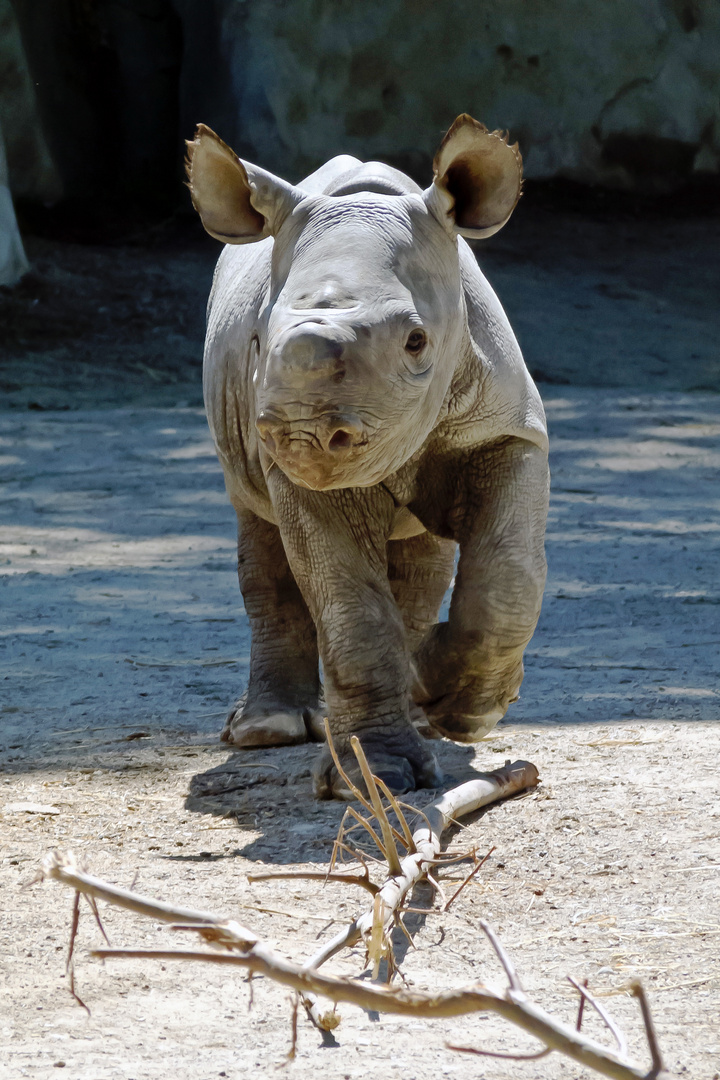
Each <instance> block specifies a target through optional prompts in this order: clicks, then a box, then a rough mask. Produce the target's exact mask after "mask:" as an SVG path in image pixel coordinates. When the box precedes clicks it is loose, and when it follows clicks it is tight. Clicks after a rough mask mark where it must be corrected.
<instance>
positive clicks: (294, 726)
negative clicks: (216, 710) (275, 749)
mask: <svg viewBox="0 0 720 1080" xmlns="http://www.w3.org/2000/svg"><path fill="white" fill-rule="evenodd" d="M323 737H324V731H323V726H322V710H321V709H293V708H283V707H282V706H281V705H279V706H278V707H277V708H273V707H269V706H267V705H266V706H263V707H258V706H257V705H256V706H250V707H248V706H247V705H246V703H244V702H242V701H240V702H238V703H237V705H235V706H234V707H233V708H232V709H231V710H230V713H229V715H228V718H227V720H226V721H225V727H224V728H223V731H222V734H221V736H220V738H221V739H222V740H223V742H228V743H231V744H232V745H233V746H238V747H240V748H242V749H245V750H250V749H254V748H261V747H263V746H295V745H297V744H298V743H304V742H307V741H308V740H314V741H316V742H319V741H321V739H322V738H323Z"/></svg>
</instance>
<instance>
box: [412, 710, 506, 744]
mask: <svg viewBox="0 0 720 1080" xmlns="http://www.w3.org/2000/svg"><path fill="white" fill-rule="evenodd" d="M443 705H444V703H443ZM426 708H427V706H426ZM427 711H428V722H429V724H430V726H431V727H432V728H433V730H434V731H435V732H436V733H437V735H438V736H440V735H444V736H445V738H446V739H452V740H453V742H459V743H476V742H480V741H481V739H484V738H485V736H486V735H487V734H488V733H489V732H490V731H492V729H493V728H494V727H495V725H496V724H497V722H498V721H499V720H502V718H503V716H504V715H505V709H501V708H494V709H488V710H487V711H486V712H484V711H483V712H478V713H469V712H462V711H460V710H458V711H456V712H455V711H450V710H448V711H447V712H446V711H445V708H443V710H442V712H440V713H439V715H438V714H436V713H435V712H434V711H433V710H431V709H428V710H427Z"/></svg>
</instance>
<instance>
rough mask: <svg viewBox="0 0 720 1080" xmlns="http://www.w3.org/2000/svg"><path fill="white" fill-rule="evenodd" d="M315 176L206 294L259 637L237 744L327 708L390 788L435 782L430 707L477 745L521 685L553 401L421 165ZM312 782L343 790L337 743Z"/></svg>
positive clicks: (218, 407) (233, 729)
mask: <svg viewBox="0 0 720 1080" xmlns="http://www.w3.org/2000/svg"><path fill="white" fill-rule="evenodd" d="M299 186H300V189H301V190H302V191H303V192H304V193H306V194H307V198H306V199H303V200H302V201H300V202H299V204H298V205H296V206H295V207H294V209H293V211H292V213H290V214H289V215H288V216H287V218H286V219H285V220H284V221H283V223H282V226H281V227H280V229H279V231H278V232H277V233H276V235H275V238H274V239H273V238H272V237H269V238H266V239H263V240H260V241H259V242H257V243H251V244H248V245H247V246H245V245H243V246H227V247H225V249H224V250H223V252H222V254H221V256H220V260H219V262H218V266H217V270H216V274H215V280H214V284H213V289H212V294H211V297H210V303H209V308H208V330H207V342H206V349H205V368H204V392H205V402H206V408H207V414H208V418H209V422H210V427H211V430H212V434H213V437H214V439H215V443H216V446H217V452H218V455H219V458H220V461H221V463H222V466H223V469H224V473H225V480H226V485H227V490H228V493H229V496H230V499H231V500H232V504H233V506H234V507H235V510H236V512H237V517H238V523H239V542H238V569H239V577H240V587H241V589H242V594H243V597H244V600H245V608H246V611H247V614H248V617H249V619H250V624H251V630H252V654H251V663H250V680H249V685H248V688H247V694H246V696H245V699H244V701H242V702H241V703H239V704H238V705H237V706H236V708H235V710H234V711H233V712H232V713H231V714H230V717H229V719H228V723H227V726H226V729H225V732H224V733H223V737H224V738H226V739H228V740H229V741H230V742H232V743H235V744H236V745H239V746H245V747H247V746H261V745H279V744H283V743H285V744H289V743H294V742H300V741H304V740H305V739H306V738H307V737H308V734H310V735H315V736H317V734H318V729H319V721H320V718H321V717H322V716H323V715H327V716H328V717H329V721H330V727H331V731H332V735H333V741H334V743H335V746H336V748H337V750H338V752H339V754H340V756H341V758H342V760H343V762H344V764H345V765H347V766H348V767H351V766H352V765H354V758H353V755H352V752H351V750H350V738H351V736H352V735H353V734H355V735H358V736H359V738H360V740H361V743H362V745H363V747H364V749H365V752H366V754H367V756H368V759H369V761H370V765H371V767H372V769H373V770H374V771H375V772H376V773H377V774H379V775H380V776H381V777H383V778H384V779H385V781H386V782H387V783H388V784H389V786H390V787H391V789H392V790H394V791H395V792H401V791H404V790H408V789H412V788H415V787H417V786H430V787H432V786H435V785H437V784H439V783H440V782H441V776H440V775H439V773H438V769H437V766H436V762H435V759H434V756H433V754H432V751H431V748H430V746H431V744H428V743H427V742H426V741H424V740H423V739H422V738H421V737H420V736H419V734H418V731H417V730H416V727H417V726H418V725H417V721H418V719H419V718H420V717H422V713H421V712H420V708H419V707H421V709H422V710H423V712H424V714H425V716H426V717H427V720H429V722H430V725H431V726H432V728H433V729H434V730H435V731H436V732H438V733H440V734H442V735H446V736H448V737H449V738H451V739H455V740H457V741H460V742H474V741H477V740H478V739H480V738H482V737H483V735H485V734H486V733H487V732H488V731H489V730H490V729H491V728H492V727H493V726H494V725H495V724H496V723H497V721H498V720H499V719H500V718H501V717H502V716H503V715H504V713H505V710H506V709H507V707H508V704H509V703H510V702H512V701H514V700H516V699H517V696H518V689H519V686H520V683H521V681H522V675H523V666H522V654H523V650H524V648H525V646H526V645H527V643H528V641H529V640H530V637H531V636H532V633H533V630H534V628H535V624H536V622H537V618H538V615H539V611H540V603H541V598H542V590H543V585H544V580H545V559H544V551H543V538H544V528H545V518H546V511H547V492H548V471H547V438H546V431H545V422H544V414H543V409H542V405H541V402H540V399H539V396H538V394H537V391H536V389H535V386H534V384H533V382H532V380H531V378H530V376H529V374H528V372H527V369H526V367H525V365H524V363H523V360H522V356H521V354H520V351H519V348H518V345H517V342H516V340H515V337H514V335H513V333H512V330H511V329H510V326H509V324H508V321H507V318H506V316H505V314H504V312H503V310H502V308H501V306H500V303H499V302H498V300H497V298H496V296H495V294H494V293H493V291H492V289H491V288H490V286H489V285H488V283H487V281H486V280H485V278H484V276H483V274H482V273H481V272H480V270H479V269H478V266H477V263H476V261H475V259H474V257H473V255H472V253H471V251H470V249H469V247H468V246H467V244H466V243H465V241H464V240H463V239H462V238H459V237H457V236H455V235H454V234H453V233H452V232H451V231H449V230H448V229H447V228H445V227H443V225H442V224H441V223H440V222H439V221H438V220H437V218H436V216H434V215H433V213H431V212H430V211H429V209H428V204H427V200H426V199H425V200H424V199H423V198H421V193H420V189H419V188H418V187H417V186H416V185H415V184H414V183H413V182H412V181H411V180H409V179H408V178H407V177H406V176H404V175H403V174H402V173H399V172H397V171H395V170H393V169H391V168H389V167H387V166H384V165H379V164H377V163H371V164H369V165H362V164H361V163H360V162H359V161H357V160H356V159H354V158H349V157H339V158H335V159H333V160H332V161H331V162H329V163H328V164H327V165H325V166H324V167H323V168H322V169H320V170H319V171H318V172H316V173H314V174H313V175H312V176H310V177H308V178H307V179H306V180H305V181H304V182H303V183H302V184H301V185H299ZM420 327H422V330H423V332H424V333H425V334H426V336H427V337H426V342H425V343H424V344H423V338H422V335H421V336H420V337H417V336H415V337H410V336H409V335H411V334H412V332H413V330H414V329H415V330H419V328H420ZM408 342H410V346H411V347H410V348H408ZM418 344H419V345H420V348H419V349H418ZM413 348H414V349H415V352H413ZM457 545H459V547H460V559H459V565H458V568H457V576H456V581H455V589H454V593H453V598H452V604H451V608H450V615H449V621H448V622H446V623H437V621H436V620H437V613H438V609H439V606H440V603H441V601H442V598H443V595H444V593H445V591H446V588H447V587H448V585H449V583H450V581H451V579H452V576H453V571H454V560H455V555H456V548H457ZM318 654H319V656H320V658H321V659H322V667H323V672H324V693H325V701H326V705H325V706H324V705H323V704H322V702H321V700H320V698H319V694H320V689H321V688H320V681H319V675H318ZM413 720H415V721H416V725H415V726H414V725H413ZM315 785H316V792H317V794H319V795H321V796H325V797H327V796H330V795H336V796H339V797H347V796H348V792H347V791H346V790H345V785H344V783H343V782H342V781H341V780H340V778H339V777H338V775H337V773H336V771H335V768H334V766H333V765H332V761H331V759H330V756H329V754H328V752H327V750H325V751H324V753H323V756H322V758H321V761H320V764H319V767H318V769H317V770H316V777H315Z"/></svg>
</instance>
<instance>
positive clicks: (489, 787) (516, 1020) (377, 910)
mask: <svg viewBox="0 0 720 1080" xmlns="http://www.w3.org/2000/svg"><path fill="white" fill-rule="evenodd" d="M330 745H331V746H332V744H330ZM354 749H355V752H356V754H357V756H358V760H359V762H360V766H361V771H362V773H363V776H364V779H365V781H366V783H367V786H368V791H369V794H370V802H368V801H367V800H366V799H365V797H364V796H363V795H362V793H360V792H359V793H358V794H359V795H360V796H361V799H362V804H363V805H364V807H365V809H366V810H367V811H368V813H370V814H371V815H372V817H373V818H374V819H375V821H376V822H377V824H378V826H379V828H380V833H381V835H382V842H381V841H380V838H379V837H378V835H377V833H376V832H375V830H374V829H373V828H372V825H371V822H370V821H367V822H365V821H364V820H363V825H364V827H366V828H367V827H368V826H370V828H369V829H368V831H369V832H371V834H372V835H373V839H374V840H375V842H376V843H377V844H378V846H379V847H380V849H381V851H383V853H384V854H385V855H386V856H387V855H388V851H389V852H390V859H389V863H390V866H391V868H392V869H394V871H395V872H394V873H393V872H391V873H390V874H389V876H388V877H387V878H386V880H385V882H384V883H383V884H382V885H381V886H380V887H374V889H373V890H371V891H374V892H375V895H374V896H373V900H372V907H371V908H370V909H369V910H368V911H366V912H364V913H363V914H362V915H360V916H359V917H358V918H356V919H355V920H353V922H352V923H350V925H349V926H347V927H345V928H344V929H343V930H342V931H341V932H340V933H339V934H337V935H336V936H335V938H333V939H332V940H331V941H329V942H327V943H326V944H325V945H324V946H323V947H322V948H321V949H319V950H318V952H316V953H315V955H314V956H312V957H311V958H310V959H309V960H308V961H306V962H305V964H302V965H301V964H296V963H293V962H292V961H289V960H286V959H285V958H284V957H283V956H281V955H280V954H278V953H277V952H275V951H274V950H272V949H270V948H269V947H268V946H266V945H264V944H263V942H261V941H260V940H259V939H258V937H257V936H256V935H255V934H254V933H253V932H252V931H251V930H248V929H247V928H246V927H244V926H241V925H240V924H239V923H237V922H235V921H233V920H228V919H223V918H220V917H218V916H215V915H213V914H211V913H209V912H203V911H193V910H189V909H184V908H177V907H175V906H173V905H171V904H167V903H163V902H161V901H155V900H151V899H149V898H147V897H143V896H140V895H138V894H136V893H133V892H129V891H127V890H124V889H118V888H116V887H114V886H112V885H109V884H108V883H106V882H104V881H101V880H100V879H99V878H95V877H93V876H91V875H89V874H87V873H85V872H84V870H82V869H80V868H79V867H78V866H77V865H76V864H75V862H74V860H73V858H72V856H70V855H68V856H63V855H61V854H59V853H57V852H56V853H53V854H52V855H50V856H49V857H48V858H47V859H46V860H45V863H44V866H43V873H42V874H41V878H42V877H49V878H53V879H55V880H57V881H60V882H62V883H63V884H65V885H68V886H70V887H71V888H73V889H74V890H75V891H76V893H83V894H85V895H86V896H87V897H88V898H91V899H92V900H93V902H94V901H95V900H96V899H102V900H105V901H106V902H108V903H111V904H115V905H117V906H120V907H124V908H127V909H129V910H131V911H135V912H137V913H138V914H141V915H146V916H149V917H151V918H153V919H156V920H157V919H160V920H162V921H165V922H171V923H173V924H175V925H176V928H177V929H182V930H188V931H192V932H194V933H196V934H198V935H199V936H200V937H202V939H203V940H204V941H205V942H206V943H207V944H209V945H211V946H212V947H213V948H214V949H216V950H218V951H215V952H206V951H199V950H183V951H178V950H146V949H98V950H95V951H94V953H93V955H95V956H98V957H102V958H110V957H142V958H146V959H149V958H155V959H162V960H193V961H200V962H204V963H213V964H221V965H227V966H239V967H242V968H244V969H246V970H248V971H249V972H250V973H251V975H254V974H262V975H265V976H266V977H268V978H269V979H272V980H273V981H274V982H278V983H281V984H282V985H285V986H288V987H290V988H291V989H293V990H295V991H296V992H298V993H299V994H300V995H301V997H302V999H303V1003H304V1004H305V1007H306V1008H307V1009H308V1010H309V1011H310V1013H311V1015H312V1016H313V1019H314V1022H315V1023H316V1024H317V1025H318V1026H320V1027H323V1028H325V1029H326V1030H329V1029H330V1028H332V1027H334V1026H336V1024H337V1022H338V1021H337V1019H336V1018H335V1017H334V1014H330V1015H329V1016H327V1017H320V1016H319V1015H318V1005H317V1001H316V1000H315V999H314V997H313V995H318V994H319V995H321V996H322V997H324V998H328V999H330V1001H332V1002H334V1003H336V1004H337V1003H339V1002H347V1003H349V1004H353V1005H357V1006H359V1007H360V1008H363V1009H366V1010H375V1011H377V1012H386V1013H396V1014H401V1015H412V1016H421V1017H426V1018H429V1019H436V1018H440V1017H453V1016H461V1015H466V1014H468V1013H473V1012H493V1013H496V1014H498V1015H499V1016H502V1017H503V1018H505V1019H506V1020H508V1021H509V1022H511V1023H513V1024H515V1025H516V1026H518V1027H520V1028H522V1029H523V1030H524V1031H526V1032H528V1033H529V1034H531V1035H533V1036H534V1037H535V1038H537V1039H538V1040H539V1041H540V1042H541V1043H542V1044H543V1049H542V1050H541V1051H540V1052H539V1053H538V1054H537V1055H532V1056H533V1057H539V1056H544V1055H545V1054H546V1053H550V1052H552V1051H559V1052H560V1053H563V1054H565V1055H566V1056H568V1057H570V1058H572V1059H573V1060H574V1061H576V1062H578V1063H579V1064H581V1065H584V1066H585V1067H587V1068H589V1069H592V1070H594V1071H595V1072H598V1073H600V1074H602V1075H603V1076H609V1077H613V1078H615V1080H672V1078H671V1076H670V1074H669V1073H667V1072H666V1071H664V1067H663V1065H662V1060H661V1057H660V1051H659V1047H658V1043H657V1038H656V1036H655V1031H654V1028H653V1024H652V1019H651V1016H650V1011H649V1007H648V1004H647V1000H646V998H645V996H644V993H643V991H642V988H641V987H640V985H639V984H634V988H633V989H634V993H635V994H636V996H637V997H638V998H639V1001H640V1005H641V1010H642V1015H643V1020H644V1023H645V1030H646V1034H647V1038H648V1046H649V1049H650V1054H651V1057H652V1067H651V1069H650V1071H648V1070H647V1069H644V1068H642V1067H640V1066H638V1065H636V1064H634V1063H632V1062H630V1061H628V1060H627V1058H626V1055H625V1053H624V1052H621V1051H622V1050H623V1049H624V1045H623V1043H622V1037H621V1036H620V1037H619V1038H618V1036H619V1032H618V1030H617V1027H616V1025H615V1024H614V1023H613V1022H612V1020H610V1018H609V1017H607V1015H606V1014H605V1012H604V1010H602V1011H601V1010H600V1009H598V1006H597V1003H596V1002H595V1001H594V999H593V998H592V997H591V996H590V994H589V993H588V992H587V991H586V990H585V988H584V987H578V989H579V991H580V994H581V1002H584V1001H587V1002H588V1003H589V1004H591V1005H592V1006H593V1007H594V1008H596V1009H598V1012H599V1013H600V1015H601V1017H602V1019H603V1021H604V1022H605V1024H606V1026H607V1027H608V1028H609V1030H610V1031H611V1032H612V1033H613V1035H614V1036H615V1038H616V1041H618V1042H619V1050H618V1051H615V1050H613V1049H610V1048H608V1047H605V1046H603V1045H601V1044H600V1043H597V1042H595V1041H594V1040H592V1039H589V1038H588V1037H587V1036H585V1035H584V1034H583V1033H582V1032H581V1031H580V1030H579V1028H572V1027H570V1026H568V1025H567V1024H564V1023H563V1022H562V1021H559V1020H556V1019H555V1018H554V1017H552V1016H550V1015H549V1014H548V1013H546V1012H544V1011H543V1010H542V1009H541V1008H539V1006H537V1005H535V1003H534V1002H532V1001H530V999H529V998H528V997H527V995H526V993H525V991H524V990H523V989H522V986H521V984H520V981H519V979H518V976H517V973H516V971H515V968H514V966H513V964H512V961H511V960H510V958H509V957H508V956H507V954H506V953H505V950H504V949H503V947H502V945H501V944H500V942H499V941H498V939H497V938H496V937H495V935H494V933H493V932H492V930H491V929H490V927H489V926H488V925H487V924H486V923H481V924H480V925H481V927H482V929H483V931H484V932H485V934H486V936H487V937H488V940H489V941H490V943H491V945H492V947H493V949H494V950H495V953H496V955H497V957H498V959H499V961H500V963H501V964H502V966H503V968H504V970H505V973H506V975H507V978H508V984H509V985H508V987H507V989H506V991H505V992H504V993H503V994H500V993H496V992H495V991H492V990H489V989H488V988H486V987H484V986H480V985H477V984H475V985H472V986H469V987H464V988H460V989H457V990H450V991H445V992H442V993H436V994H430V993H423V992H418V991H409V990H407V989H394V988H392V987H390V986H378V985H367V984H362V983H359V982H356V981H352V980H350V979H346V978H340V977H337V976H332V975H325V974H322V973H321V972H320V971H319V970H318V969H319V967H320V966H321V965H322V964H323V963H325V961H326V960H328V959H329V958H330V957H331V956H333V955H335V953H337V952H338V951H340V949H342V948H344V947H346V946H349V945H353V944H355V943H356V942H357V941H359V940H360V939H363V940H364V941H365V942H366V944H367V946H368V954H369V958H370V960H371V961H372V962H373V963H374V966H375V968H377V965H378V963H379V957H380V956H381V955H382V954H383V952H386V951H387V949H388V947H389V938H388V932H389V929H390V927H391V926H392V925H393V923H394V922H395V920H396V919H397V918H399V915H400V912H401V909H402V904H403V901H404V898H405V897H406V896H407V893H408V892H409V890H410V889H412V887H413V886H414V885H415V884H416V883H417V882H418V881H420V880H422V879H423V878H427V876H428V871H429V870H430V868H431V867H433V866H434V865H436V864H437V863H438V861H439V856H440V853H441V838H442V834H443V832H444V830H445V829H446V827H447V825H448V824H449V823H451V822H454V821H455V820H456V819H457V818H458V817H462V816H464V815H467V814H469V813H472V812H473V811H474V810H477V809H478V808H479V807H481V806H484V805H487V804H488V803H490V802H493V801H494V800H496V799H499V798H502V797H504V796H507V795H510V794H513V793H515V792H517V791H521V790H523V789H524V788H526V787H529V786H532V785H534V784H535V783H537V770H536V769H535V766H534V765H531V764H530V763H529V762H515V763H514V764H510V762H507V763H506V765H505V767H504V768H503V769H498V770H496V771H495V772H493V773H487V774H485V775H484V776H483V777H481V778H480V779H478V780H473V781H470V782H469V783H467V784H462V785H460V786H459V787H457V788H454V789H452V790H451V791H449V792H446V793H445V794H444V795H443V796H442V797H441V798H440V799H438V800H437V801H436V802H434V803H432V804H431V805H430V806H428V807H425V809H424V810H423V811H419V812H418V820H419V822H420V824H419V825H418V826H417V827H416V828H415V829H414V830H413V831H411V830H410V828H409V826H408V824H407V821H406V819H405V817H404V815H403V812H402V805H401V804H400V803H399V802H398V801H397V800H395V799H393V798H391V797H389V793H388V792H387V791H386V790H384V785H382V784H381V783H380V784H378V782H377V780H376V778H374V777H372V774H370V772H369V769H367V762H365V761H364V755H363V754H362V750H361V748H360V746H359V744H357V746H355V747H354ZM338 765H339V763H338ZM366 774H367V775H366ZM368 778H369V780H370V783H368ZM348 783H349V781H348ZM351 786H352V785H351ZM381 790H382V791H383V794H384V795H385V796H386V797H387V798H388V802H389V808H390V810H391V811H392V812H393V813H394V814H395V816H396V817H397V819H398V822H399V824H400V831H398V830H397V829H395V827H394V826H392V825H391V823H390V821H389V819H388V817H387V810H386V808H385V807H384V805H383V803H382V798H381V795H380V791H381ZM356 816H357V817H360V815H356ZM341 836H342V831H341ZM397 842H399V843H400V844H401V845H402V846H403V847H404V848H405V849H406V850H407V854H406V855H405V856H404V857H402V858H401V857H400V855H399V854H398V851H397V847H396V843H397ZM343 848H345V849H346V848H347V846H346V845H345V844H344V843H343V841H342V839H341V837H340V838H339V839H338V841H337V842H336V851H337V850H341V849H343ZM475 869H477V866H476V867H475ZM473 872H474V871H473ZM263 876H264V877H265V876H270V875H263ZM281 876H285V875H281ZM295 876H302V873H301V872H300V873H298V874H297V875H295ZM312 876H313V877H315V876H316V875H315V874H313V875H312ZM333 878H337V879H345V880H347V879H350V881H351V882H352V883H353V884H366V883H365V881H364V880H363V879H362V878H359V877H355V876H352V875H339V874H338V875H331V880H332V879H333ZM467 880H468V879H466V881H467ZM366 887H367V885H366ZM375 889H376V891H375ZM177 924H182V925H177ZM389 959H390V960H391V959H392V956H391V954H390V955H389ZM574 985H576V986H577V984H574ZM463 1049H464V1050H466V1051H469V1052H471V1053H472V1052H479V1053H482V1051H473V1048H471V1047H466V1048H463Z"/></svg>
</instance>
